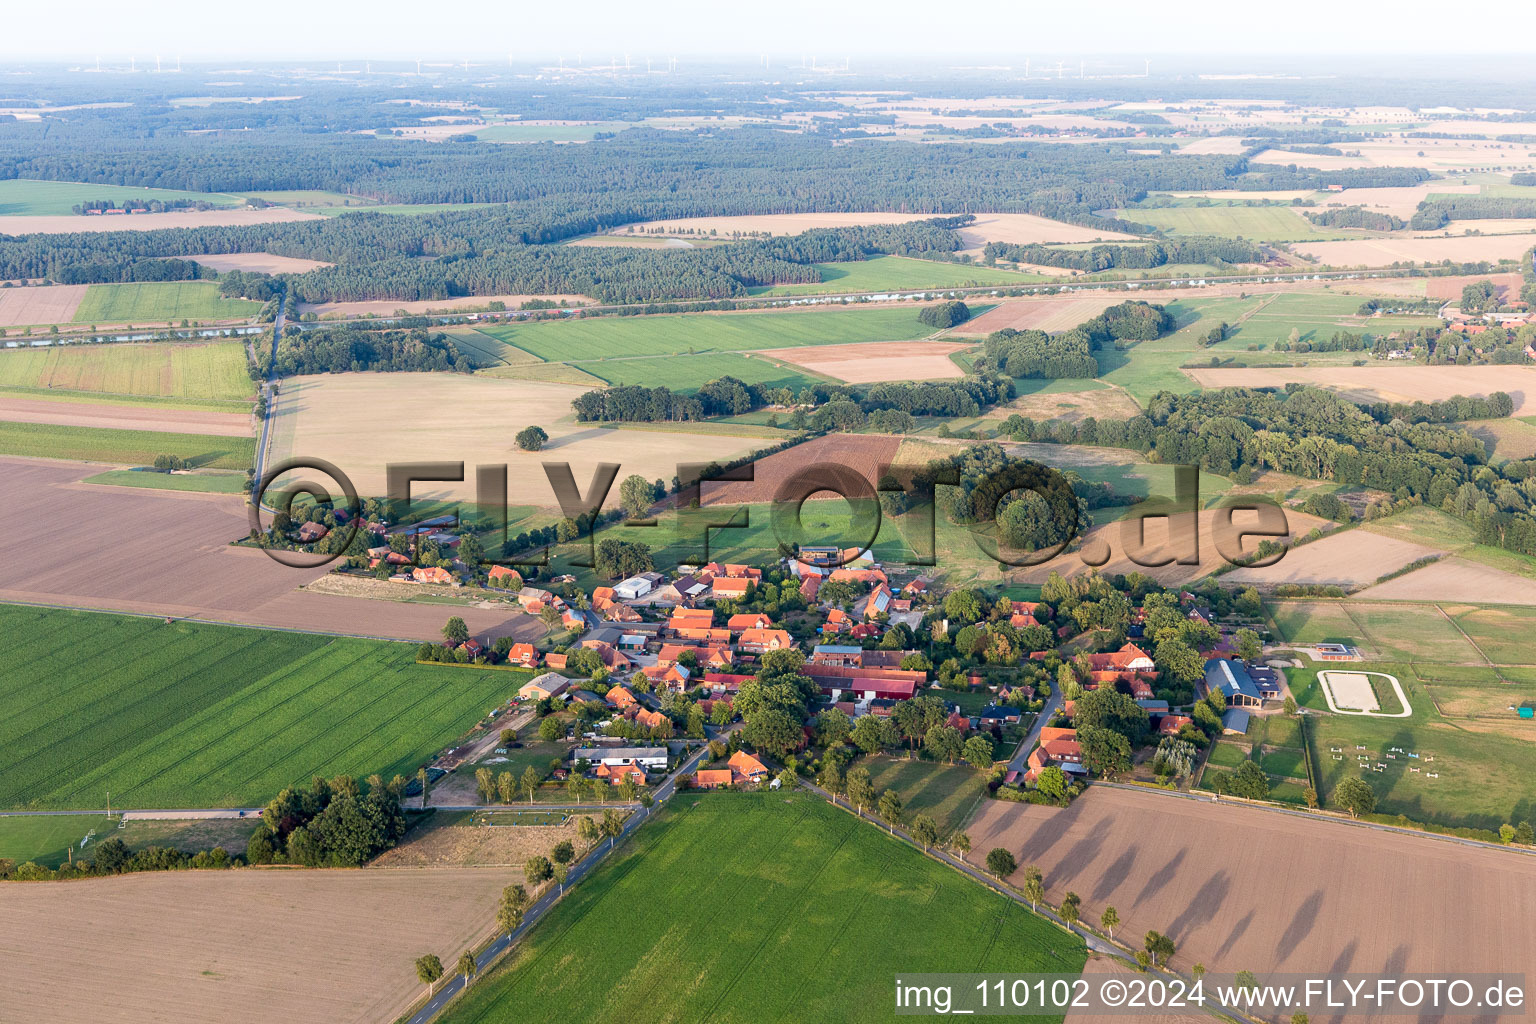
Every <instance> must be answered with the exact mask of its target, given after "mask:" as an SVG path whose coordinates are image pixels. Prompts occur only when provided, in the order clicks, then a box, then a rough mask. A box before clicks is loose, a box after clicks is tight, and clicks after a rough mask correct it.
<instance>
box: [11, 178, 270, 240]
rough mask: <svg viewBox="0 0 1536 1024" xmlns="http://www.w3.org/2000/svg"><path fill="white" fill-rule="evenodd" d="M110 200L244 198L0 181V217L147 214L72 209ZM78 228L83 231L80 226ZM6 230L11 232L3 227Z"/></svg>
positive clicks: (227, 201) (226, 202)
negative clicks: (105, 212)
mask: <svg viewBox="0 0 1536 1024" xmlns="http://www.w3.org/2000/svg"><path fill="white" fill-rule="evenodd" d="M101 199H106V200H111V201H112V202H114V203H117V204H118V205H119V206H121V205H122V204H123V203H125V202H127V201H128V200H131V199H142V200H144V201H145V202H154V201H155V200H157V199H158V200H160V201H161V202H167V203H168V202H174V201H176V200H182V199H185V200H189V201H191V202H198V203H212V204H213V205H214V206H241V205H243V204H244V202H245V200H243V199H241V198H239V197H237V196H232V195H226V194H225V193H222V192H178V191H177V190H175V189H168V188H139V187H138V186H130V185H92V184H87V183H86V182H80V181H38V180H36V179H32V178H8V179H5V180H0V217H73V218H74V219H76V220H79V221H82V222H85V221H96V220H114V221H115V220H129V219H136V218H137V217H146V216H149V214H137V215H134V217H132V218H130V217H125V216H121V215H118V216H113V217H105V216H92V217H86V216H82V215H79V214H76V213H75V212H74V208H75V207H76V206H78V205H80V204H81V203H87V202H91V201H93V200H101ZM81 230H84V229H83V228H82V229H81ZM6 233H7V234H9V233H12V232H11V229H10V228H6Z"/></svg>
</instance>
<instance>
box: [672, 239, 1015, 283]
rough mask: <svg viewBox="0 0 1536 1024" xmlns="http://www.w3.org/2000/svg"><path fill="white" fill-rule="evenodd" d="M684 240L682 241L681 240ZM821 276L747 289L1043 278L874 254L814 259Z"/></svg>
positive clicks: (957, 264)
mask: <svg viewBox="0 0 1536 1024" xmlns="http://www.w3.org/2000/svg"><path fill="white" fill-rule="evenodd" d="M682 244H686V243H682ZM815 266H816V269H817V270H818V271H820V272H821V280H820V281H819V282H816V283H813V284H784V285H766V286H763V287H757V288H751V289H748V291H749V293H750V294H752V295H762V296H771V295H823V294H837V293H841V292H893V291H905V290H907V289H914V288H932V289H942V288H972V287H978V286H982V285H990V284H995V285H1004V286H1007V285H1023V284H1030V283H1033V282H1037V281H1042V280H1046V279H1045V278H1043V277H1041V276H1039V275H1036V274H1023V273H1020V272H1019V271H1016V270H1003V269H1001V268H998V267H988V266H984V265H981V264H975V263H948V262H943V261H940V260H921V259H910V258H908V257H905V256H876V257H874V258H873V259H867V260H858V261H857V262H852V263H818V264H816V265H815Z"/></svg>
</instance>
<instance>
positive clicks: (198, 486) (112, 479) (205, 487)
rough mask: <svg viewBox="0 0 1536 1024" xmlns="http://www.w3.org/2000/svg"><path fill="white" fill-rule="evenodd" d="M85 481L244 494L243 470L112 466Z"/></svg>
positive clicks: (160, 488)
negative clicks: (175, 471)
mask: <svg viewBox="0 0 1536 1024" xmlns="http://www.w3.org/2000/svg"><path fill="white" fill-rule="evenodd" d="M81 482H82V483H87V484H113V485H115V486H118V487H150V488H153V489H155V490H157V491H196V492H201V493H205V494H242V493H244V491H245V474H244V473H193V474H190V475H185V476H183V475H181V474H177V475H175V476H172V475H171V474H170V473H142V472H139V471H138V470H133V469H109V470H107V471H106V472H105V473H97V474H96V475H95V476H88V477H86V478H85V479H84V480H83V481H81Z"/></svg>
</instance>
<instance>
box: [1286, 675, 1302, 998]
mask: <svg viewBox="0 0 1536 1024" xmlns="http://www.w3.org/2000/svg"><path fill="white" fill-rule="evenodd" d="M1281 707H1282V708H1283V709H1284V710H1285V713H1286V714H1287V715H1290V716H1291V717H1292V718H1294V717H1295V716H1296V698H1295V697H1292V696H1291V695H1290V694H1286V695H1285V703H1284V704H1282V705H1281ZM1303 1016H1305V1014H1303Z"/></svg>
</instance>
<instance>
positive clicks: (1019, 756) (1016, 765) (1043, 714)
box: [1008, 683, 1061, 773]
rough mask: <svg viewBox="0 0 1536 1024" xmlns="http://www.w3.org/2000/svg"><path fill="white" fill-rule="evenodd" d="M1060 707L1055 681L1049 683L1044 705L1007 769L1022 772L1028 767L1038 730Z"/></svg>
mask: <svg viewBox="0 0 1536 1024" xmlns="http://www.w3.org/2000/svg"><path fill="white" fill-rule="evenodd" d="M1060 707H1061V688H1060V687H1058V686H1056V684H1055V683H1052V684H1051V695H1050V696H1049V697H1047V698H1046V700H1045V707H1043V708H1041V709H1040V714H1039V715H1038V716H1037V717H1036V718H1035V724H1034V725H1032V726H1030V727H1029V734H1028V735H1027V736H1025V737H1024V742H1022V743H1020V744H1019V746H1018V748H1017V749H1016V750H1014V752H1013V759H1012V760H1011V761H1009V762H1008V770H1009V771H1013V772H1020V773H1022V772H1024V771H1026V770H1028V768H1029V763H1028V762H1029V752H1030V751H1031V750H1034V749H1035V741H1036V740H1038V739H1039V738H1040V730H1041V729H1044V728H1045V723H1046V722H1049V721H1050V720H1051V716H1052V715H1054V714H1056V711H1057V709H1058V708H1060Z"/></svg>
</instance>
